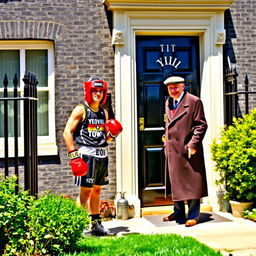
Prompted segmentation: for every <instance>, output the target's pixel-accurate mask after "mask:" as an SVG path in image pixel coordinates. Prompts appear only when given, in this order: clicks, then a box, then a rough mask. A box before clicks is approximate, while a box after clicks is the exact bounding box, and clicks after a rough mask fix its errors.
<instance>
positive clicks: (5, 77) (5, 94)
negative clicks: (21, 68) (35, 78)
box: [3, 74, 9, 177]
mask: <svg viewBox="0 0 256 256" xmlns="http://www.w3.org/2000/svg"><path fill="white" fill-rule="evenodd" d="M3 84H4V98H7V97H8V88H7V86H8V77H7V74H5V75H4V81H3ZM4 155H5V158H4V166H5V167H4V168H5V172H4V174H5V177H7V176H8V175H9V152H8V101H7V100H5V101H4Z"/></svg>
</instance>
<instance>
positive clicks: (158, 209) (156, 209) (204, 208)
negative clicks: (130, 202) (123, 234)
mask: <svg viewBox="0 0 256 256" xmlns="http://www.w3.org/2000/svg"><path fill="white" fill-rule="evenodd" d="M186 207H187V206H186ZM211 211H212V207H211V206H209V205H204V204H201V206H200V212H211ZM172 212H173V205H168V206H151V207H142V208H141V216H142V217H143V216H146V215H165V214H167V215H169V214H170V213H172Z"/></svg>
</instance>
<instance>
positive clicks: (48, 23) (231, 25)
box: [0, 0, 256, 201]
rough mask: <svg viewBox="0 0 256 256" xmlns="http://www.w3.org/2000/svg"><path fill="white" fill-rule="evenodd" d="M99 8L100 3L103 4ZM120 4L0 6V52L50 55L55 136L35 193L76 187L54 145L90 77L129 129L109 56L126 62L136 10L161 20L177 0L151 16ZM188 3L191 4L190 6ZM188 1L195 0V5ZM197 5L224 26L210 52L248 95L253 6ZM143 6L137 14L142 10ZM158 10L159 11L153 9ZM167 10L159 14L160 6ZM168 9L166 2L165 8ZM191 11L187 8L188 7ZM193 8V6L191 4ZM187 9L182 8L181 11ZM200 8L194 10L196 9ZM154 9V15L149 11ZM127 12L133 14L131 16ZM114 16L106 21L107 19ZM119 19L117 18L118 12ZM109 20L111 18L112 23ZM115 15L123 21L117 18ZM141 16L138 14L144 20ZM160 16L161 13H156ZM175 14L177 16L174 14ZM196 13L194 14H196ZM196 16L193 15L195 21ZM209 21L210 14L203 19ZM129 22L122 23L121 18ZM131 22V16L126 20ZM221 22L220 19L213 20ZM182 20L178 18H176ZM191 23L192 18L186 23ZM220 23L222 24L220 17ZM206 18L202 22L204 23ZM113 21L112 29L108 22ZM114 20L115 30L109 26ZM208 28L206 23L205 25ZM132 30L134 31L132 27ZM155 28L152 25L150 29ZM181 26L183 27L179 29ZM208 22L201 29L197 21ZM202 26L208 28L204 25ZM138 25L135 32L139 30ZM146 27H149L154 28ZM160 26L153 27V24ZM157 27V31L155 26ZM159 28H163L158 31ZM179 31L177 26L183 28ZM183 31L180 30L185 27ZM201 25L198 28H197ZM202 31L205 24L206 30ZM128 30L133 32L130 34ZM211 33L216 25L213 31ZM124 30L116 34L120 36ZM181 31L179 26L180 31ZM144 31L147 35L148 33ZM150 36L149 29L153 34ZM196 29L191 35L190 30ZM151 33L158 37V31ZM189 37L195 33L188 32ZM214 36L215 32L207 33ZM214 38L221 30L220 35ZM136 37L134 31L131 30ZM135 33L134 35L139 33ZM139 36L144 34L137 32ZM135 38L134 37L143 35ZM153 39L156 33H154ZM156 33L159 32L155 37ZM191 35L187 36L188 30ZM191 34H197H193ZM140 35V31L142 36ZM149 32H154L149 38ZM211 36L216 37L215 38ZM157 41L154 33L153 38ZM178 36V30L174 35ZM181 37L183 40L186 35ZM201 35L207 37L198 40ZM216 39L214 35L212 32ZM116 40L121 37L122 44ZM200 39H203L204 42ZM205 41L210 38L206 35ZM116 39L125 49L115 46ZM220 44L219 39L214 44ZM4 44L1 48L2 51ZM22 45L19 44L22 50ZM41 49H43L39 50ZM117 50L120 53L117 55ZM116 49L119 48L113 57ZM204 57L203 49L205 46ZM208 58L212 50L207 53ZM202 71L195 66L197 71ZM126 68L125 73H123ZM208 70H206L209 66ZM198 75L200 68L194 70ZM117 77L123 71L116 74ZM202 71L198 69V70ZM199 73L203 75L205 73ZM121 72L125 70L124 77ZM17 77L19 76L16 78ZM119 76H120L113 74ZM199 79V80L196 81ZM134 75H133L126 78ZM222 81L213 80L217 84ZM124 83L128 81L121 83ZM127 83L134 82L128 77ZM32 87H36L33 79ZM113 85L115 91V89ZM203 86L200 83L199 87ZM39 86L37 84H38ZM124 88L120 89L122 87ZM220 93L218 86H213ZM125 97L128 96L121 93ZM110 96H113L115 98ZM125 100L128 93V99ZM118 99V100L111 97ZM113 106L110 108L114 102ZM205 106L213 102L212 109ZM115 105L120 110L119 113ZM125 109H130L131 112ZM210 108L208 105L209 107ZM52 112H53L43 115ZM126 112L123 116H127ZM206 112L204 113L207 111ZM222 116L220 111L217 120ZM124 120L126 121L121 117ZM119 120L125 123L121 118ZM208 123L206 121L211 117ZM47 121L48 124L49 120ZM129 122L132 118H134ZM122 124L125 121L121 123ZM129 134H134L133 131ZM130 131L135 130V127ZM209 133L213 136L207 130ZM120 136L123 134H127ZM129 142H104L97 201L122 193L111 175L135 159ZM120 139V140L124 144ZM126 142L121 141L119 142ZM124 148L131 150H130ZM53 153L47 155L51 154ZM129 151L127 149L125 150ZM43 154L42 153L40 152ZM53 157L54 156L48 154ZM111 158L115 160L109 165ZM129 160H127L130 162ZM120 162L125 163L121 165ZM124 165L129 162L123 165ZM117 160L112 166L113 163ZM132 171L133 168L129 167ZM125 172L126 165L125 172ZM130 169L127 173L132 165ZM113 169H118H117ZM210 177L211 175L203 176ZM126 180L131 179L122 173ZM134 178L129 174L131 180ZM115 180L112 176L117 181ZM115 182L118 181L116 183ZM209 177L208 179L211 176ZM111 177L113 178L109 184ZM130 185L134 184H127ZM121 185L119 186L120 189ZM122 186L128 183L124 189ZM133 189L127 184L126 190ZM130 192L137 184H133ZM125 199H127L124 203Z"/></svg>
mask: <svg viewBox="0 0 256 256" xmlns="http://www.w3.org/2000/svg"><path fill="white" fill-rule="evenodd" d="M103 2H104V4H103ZM117 2H118V4H119V2H127V3H128V4H127V11H126V10H125V9H124V12H122V11H123V9H122V8H126V7H123V6H122V7H120V6H121V4H120V6H118V4H117V5H115V1H101V0H17V1H15V0H13V1H7V0H6V1H0V17H1V18H0V50H3V49H4V50H5V49H9V48H8V46H7V45H8V42H11V44H14V45H17V44H19V42H20V43H21V44H22V43H32V45H33V47H35V45H37V43H40V44H42V45H44V43H45V42H49V44H50V46H49V47H50V48H51V49H52V52H53V53H54V55H53V56H54V58H53V63H54V66H53V67H54V68H53V69H52V70H53V71H52V72H53V74H50V75H49V79H52V78H54V82H53V85H54V92H51V89H49V95H50V93H52V94H51V95H50V97H52V96H53V97H54V101H53V102H54V106H55V107H54V109H49V116H51V115H53V116H54V118H55V119H54V123H55V125H53V126H51V124H49V127H50V130H51V127H54V129H55V131H56V132H55V133H53V134H54V137H55V138H54V139H53V141H51V143H52V145H53V147H52V148H51V149H49V151H47V150H48V149H47V145H46V146H45V145H44V143H43V142H42V144H40V143H39V166H38V169H39V191H40V192H42V191H44V190H51V191H54V192H56V193H64V194H69V195H72V196H76V194H77V192H78V189H77V188H76V187H75V186H74V185H73V179H72V175H71V170H70V167H69V161H68V159H67V151H66V148H65V145H64V142H63V139H62V132H63V129H64V126H65V122H66V120H67V118H68V116H69V114H70V112H71V110H72V108H73V107H74V106H75V105H76V104H77V103H78V102H80V101H81V100H82V99H83V86H82V83H83V82H84V81H85V80H87V79H89V78H90V77H91V76H95V75H97V76H100V77H101V78H102V79H104V80H107V81H108V82H109V85H110V87H109V91H110V93H111V95H112V102H113V107H114V111H115V112H117V118H120V120H121V121H125V122H127V125H126V123H125V127H124V128H125V129H127V130H129V128H130V124H131V125H132V124H133V120H131V122H130V120H122V119H123V118H124V117H125V114H122V113H125V111H126V110H125V109H124V108H126V107H128V108H129V106H130V105H129V104H128V105H126V102H127V101H126V100H125V98H124V96H122V95H123V92H122V88H124V87H125V86H126V84H125V83H122V81H123V80H122V79H124V78H121V79H119V78H118V70H117V69H118V67H119V65H121V64H120V63H121V61H120V63H119V62H118V60H120V59H118V58H119V57H118V56H117V55H118V54H117V53H119V52H120V53H121V58H127V56H126V55H125V51H124V52H122V51H123V50H122V49H123V48H122V47H124V48H125V47H128V48H129V45H128V46H127V43H126V41H125V40H126V38H127V33H126V32H127V31H126V30H125V29H126V28H124V26H126V24H127V23H128V22H131V27H136V26H137V27H138V31H139V30H143V29H144V27H145V26H149V25H145V24H146V23H145V24H144V23H139V22H138V23H136V22H137V20H139V18H137V16H136V15H135V14H134V13H135V11H134V10H136V11H138V14H137V15H138V17H143V15H144V14H143V11H145V12H152V13H153V14H154V15H157V11H158V10H159V13H160V12H162V13H164V15H166V17H168V13H167V12H168V10H169V11H170V12H172V11H173V10H177V12H179V11H180V13H181V14H182V12H183V11H182V10H181V9H179V8H178V7H177V6H176V5H177V3H176V2H177V1H169V2H171V3H173V5H172V6H168V4H166V3H165V1H158V2H157V5H158V4H159V6H158V8H156V10H155V9H154V8H153V7H154V6H153V5H154V2H155V1H148V2H149V3H151V2H152V9H151V6H150V4H149V3H145V1H138V2H142V4H141V5H138V6H137V4H136V3H135V2H134V1H117ZM183 2H187V1H183ZM192 2H193V1H192ZM195 2H196V1H195ZM201 2H205V5H204V4H203V3H202V6H199V11H200V15H201V16H203V15H204V10H205V12H207V13H208V12H209V13H210V11H212V10H213V11H214V12H215V13H216V17H215V16H213V18H212V19H215V18H216V24H217V23H220V27H221V26H222V23H223V24H224V27H225V30H226V40H225V41H224V42H221V43H216V45H217V48H216V49H217V50H218V51H220V52H222V50H221V49H222V48H223V49H224V51H223V56H222V58H223V60H220V61H223V69H224V68H225V66H227V65H232V66H236V69H237V71H238V74H239V76H238V85H239V88H240V89H241V90H242V86H243V84H244V77H245V75H246V74H247V75H248V77H249V81H250V87H251V88H250V90H254V91H255V90H256V85H255V84H256V75H255V66H256V61H255V60H256V53H255V51H254V49H255V46H256V42H255V40H254V39H255V31H256V30H255V26H256V20H255V18H254V15H255V6H256V1H253V0H249V1H248V0H241V1H240V0H235V1H219V2H223V4H222V5H220V6H217V7H214V6H211V2H212V3H213V5H216V3H215V1H209V0H208V1H201ZM143 3H144V6H145V10H143V8H144V7H143ZM161 4H162V5H161ZM165 4H166V6H167V8H165V7H166V6H165ZM170 5H171V4H170ZM192 5H193V4H192ZM195 5H196V4H195ZM185 8H187V10H188V12H189V13H191V15H194V14H193V12H194V9H193V8H191V7H188V6H185ZM189 8H190V9H189ZM200 8H201V9H200ZM153 9H154V11H153ZM222 11H223V13H224V12H225V15H223V21H220V20H218V19H219V16H218V15H220V14H219V13H221V12H222ZM133 12H134V13H133ZM113 13H114V15H113ZM123 13H124V14H123ZM112 15H113V17H112ZM122 15H123V16H122ZM145 15H146V14H145ZM161 15H162V14H161ZM161 15H160V14H159V17H158V16H157V18H156V20H157V19H159V20H160V19H161V17H160V16H161ZM182 15H183V14H182ZM196 15H197V14H196ZM200 15H199V16H200ZM209 15H210V14H209ZM121 16H122V17H125V18H124V19H127V20H126V21H125V22H126V23H125V22H124V23H123V24H124V25H120V31H121V32H120V38H119V34H118V33H115V29H116V28H119V27H118V21H120V20H122V17H121ZM127 17H129V19H128V18H127ZM130 17H131V18H130ZM220 17H222V16H220ZM182 18H184V20H185V15H184V17H183V16H181V18H180V19H182ZM194 19H195V18H194ZM221 19H222V18H221ZM205 20H207V18H205ZM112 22H114V25H113V23H112ZM115 22H116V24H115ZM207 22H208V21H207ZM138 24H139V25H138ZM157 24H158V23H157ZM184 24H185V23H184ZM205 24H208V23H205ZM209 24H210V22H209ZM139 26H140V27H139ZM154 26H155V24H154V25H152V27H154ZM159 26H160V25H159ZM163 26H164V25H163ZM165 26H166V25H165ZM173 26H174V25H172V24H171V25H170V28H172V29H173ZM184 26H185V25H184ZM187 26H188V25H187ZM205 26H206V25H205ZM209 26H210V25H209ZM137 27H136V28H134V31H136V29H137ZM216 27H217V26H216ZM123 29H124V31H123ZM182 29H183V30H184V28H182ZM148 30H150V29H149V28H148ZM155 30H156V28H155ZM197 30H198V29H197ZM200 30H202V32H200V33H201V34H202V33H206V32H204V31H207V29H205V30H204V28H201V27H200ZM159 31H162V30H161V28H160V27H159ZM195 31H196V29H195ZM214 31H215V30H214ZM221 32H222V30H221ZM136 33H137V32H136ZM140 33H142V32H138V35H140ZM143 33H144V32H143ZM143 33H142V34H143ZM159 33H160V32H159ZM161 33H162V32H161ZM193 33H195V32H193ZM200 33H199V35H200V36H201V34H200ZM144 34H145V35H148V34H147V33H144ZM155 34H157V33H155ZM217 34H218V33H217ZM157 35H158V34H157ZM178 35H180V32H179V33H178ZM188 35H189V34H188ZM205 35H207V34H205ZM218 35H219V36H220V37H221V35H222V34H218ZM123 38H124V39H123ZM203 38H206V36H204V37H203ZM209 38H211V37H209ZM123 40H124V41H125V43H123ZM128 40H129V41H130V42H133V41H132V40H133V39H131V40H130V39H129V38H128ZM220 40H223V39H220ZM6 44H7V45H6ZM26 47H27V46H26ZM47 47H48V46H47ZM121 48H122V49H121ZM118 49H121V50H120V51H119V50H118ZM205 52H207V47H206V48H205ZM213 52H214V51H213ZM122 54H123V55H122ZM201 66H203V64H202V65H201ZM127 68H128V67H127ZM213 68H214V67H213ZM202 69H203V68H202ZM120 70H122V73H123V74H124V73H125V72H126V70H125V69H122V67H121V68H120ZM201 73H202V71H201ZM206 73H207V72H205V74H206ZM127 74H129V72H128V73H127ZM21 75H22V74H20V76H21ZM121 76H123V75H121ZM201 76H202V77H203V75H201ZM134 77H136V76H134ZM221 78H222V75H221V76H220V80H221ZM126 79H127V81H128V80H129V77H127V78H126ZM134 79H135V78H134ZM39 82H40V81H39ZM120 83H121V85H120ZM202 84H203V82H202ZM39 86H40V84H39ZM127 90H128V89H127ZM220 91H221V88H220ZM127 92H128V91H127ZM117 93H118V96H117ZM128 94H129V93H128ZM119 96H120V97H119ZM119 98H122V101H121V100H120V101H119V103H118V104H117V105H116V104H115V103H116V99H118V100H119ZM212 104H213V105H215V104H216V102H213V103H212ZM239 104H240V108H241V111H242V112H243V109H244V102H243V98H240V101H239ZM120 106H121V107H122V110H120ZM132 107H133V106H132ZM255 107H256V99H255V96H253V95H252V96H250V108H251V109H252V108H255ZM212 108H213V106H212ZM51 111H53V112H51ZM127 111H129V110H127ZM209 113H210V111H209ZM222 115H223V113H221V111H220V116H222ZM128 118H129V117H128ZM126 119H127V118H126ZM213 119H214V118H213ZM50 120H52V119H50ZM134 120H135V119H134ZM128 121H129V122H128ZM136 122H137V121H136V120H135V121H134V127H136ZM219 123H223V120H222V118H220V121H219ZM133 129H134V128H133ZM135 130H136V129H135ZM215 133H217V131H216V132H215ZM127 135H128V136H127ZM133 136H135V137H136V132H131V134H130V133H127V134H126V133H125V132H124V134H123V139H122V140H121V142H120V141H118V142H117V143H118V145H119V146H118V147H116V142H111V143H110V145H109V156H110V157H109V158H110V165H109V173H110V185H109V186H107V187H105V188H104V190H103V195H102V197H103V198H109V199H113V198H114V197H115V195H116V193H117V191H119V190H126V191H127V190H129V188H128V189H125V188H126V185H125V182H126V181H125V178H122V177H123V176H124V175H125V173H124V172H125V171H122V170H121V171H120V170H119V169H124V168H123V166H124V165H125V159H124V158H125V157H126V154H127V156H128V157H127V159H128V160H129V159H131V161H136V159H137V158H136V156H133V157H130V158H129V154H130V153H131V154H136V152H135V153H134V152H132V151H133V147H132V146H131V147H130V144H137V141H135V143H133V142H131V143H130V142H129V141H128V139H129V137H132V139H133ZM124 138H125V139H124ZM126 140H127V141H128V143H127V141H126ZM41 146H42V147H46V149H45V151H43V150H42V152H41V153H40V147H41ZM126 146H127V152H125V153H124V152H123V153H122V155H121V154H120V155H118V156H117V155H116V148H118V150H120V149H123V150H122V151H125V150H124V149H125V147H126ZM130 149H131V150H130ZM51 150H53V151H51ZM129 150H130V151H129ZM45 152H46V153H45ZM51 152H54V153H51ZM116 158H118V160H117V159H116ZM134 159H135V160H134ZM123 160H124V164H123V163H122V161H123ZM128 160H127V161H128ZM129 161H130V160H129ZM116 162H118V166H117V165H116ZM133 166H137V164H136V163H134V164H133ZM127 168H128V169H129V168H130V166H128V167H127ZM132 168H133V167H132ZM117 169H118V171H117ZM1 170H2V169H0V171H1ZM210 172H211V171H210ZM128 175H129V176H133V175H134V173H133V174H131V173H129V172H128ZM135 175H136V174H135ZM117 176H118V177H117ZM121 176H122V177H121ZM213 176H214V175H213ZM209 177H212V174H209ZM117 178H118V180H117ZM135 180H137V178H135ZM127 182H128V183H129V182H130V183H134V181H133V180H131V181H127ZM120 184H121V185H120ZM127 186H128V185H127ZM131 186H133V185H131ZM136 186H137V185H136ZM128 193H130V194H133V195H132V196H134V194H137V196H138V194H139V193H138V192H137V188H134V187H132V189H130V191H128ZM131 201H132V200H131Z"/></svg>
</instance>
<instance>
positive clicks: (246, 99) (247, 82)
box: [244, 74, 249, 114]
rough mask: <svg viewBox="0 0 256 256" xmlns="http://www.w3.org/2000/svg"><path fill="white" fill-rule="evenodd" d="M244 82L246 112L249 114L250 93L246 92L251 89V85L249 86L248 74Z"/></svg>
mask: <svg viewBox="0 0 256 256" xmlns="http://www.w3.org/2000/svg"><path fill="white" fill-rule="evenodd" d="M244 84H245V114H248V113H249V94H248V93H246V92H248V91H249V87H248V85H249V79H248V76H247V74H246V76H245V81H244Z"/></svg>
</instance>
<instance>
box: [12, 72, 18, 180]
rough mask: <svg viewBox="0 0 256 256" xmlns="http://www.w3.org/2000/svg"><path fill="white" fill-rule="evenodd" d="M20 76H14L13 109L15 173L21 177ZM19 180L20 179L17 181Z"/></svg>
mask: <svg viewBox="0 0 256 256" xmlns="http://www.w3.org/2000/svg"><path fill="white" fill-rule="evenodd" d="M18 82H19V81H18V77H17V73H15V75H14V78H13V86H14V89H13V97H14V98H15V99H14V102H13V111H14V121H13V122H14V123H13V125H14V162H15V175H16V176H17V177H19V151H18V147H19V145H18V136H19V134H18V101H17V98H18V88H17V86H18ZM17 182H19V180H18V181H17Z"/></svg>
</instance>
